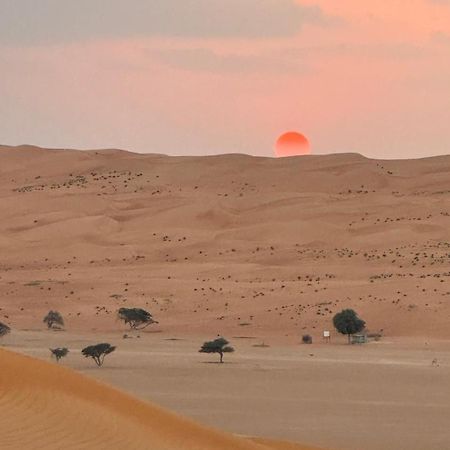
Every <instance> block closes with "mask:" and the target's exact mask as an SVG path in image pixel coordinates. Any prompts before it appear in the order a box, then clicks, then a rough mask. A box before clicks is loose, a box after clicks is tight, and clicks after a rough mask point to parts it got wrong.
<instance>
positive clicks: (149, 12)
mask: <svg viewBox="0 0 450 450" xmlns="http://www.w3.org/2000/svg"><path fill="white" fill-rule="evenodd" d="M332 20H333V19H332V18H329V17H327V16H326V15H325V14H324V13H323V11H322V10H321V9H320V7H318V6H306V5H300V4H298V3H296V2H295V1H294V0H77V1H72V0H39V1H37V0H1V2H0V43H8V44H19V45H20V44H33V43H55V42H67V41H74V40H75V41H77V40H85V39H92V38H104V37H107V38H111V37H112V38H116V37H117V38H121V37H129V36H167V37H185V38H271V37H283V36H291V35H295V34H296V33H298V32H299V30H300V29H301V28H302V26H303V25H304V24H307V23H308V24H322V25H327V24H329V23H330V22H332Z"/></svg>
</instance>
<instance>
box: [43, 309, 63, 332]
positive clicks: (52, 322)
mask: <svg viewBox="0 0 450 450" xmlns="http://www.w3.org/2000/svg"><path fill="white" fill-rule="evenodd" d="M43 322H44V323H46V324H47V327H48V329H51V328H53V329H60V328H63V327H64V319H63V317H62V315H61V314H60V313H59V312H58V311H49V312H48V313H47V315H46V316H45V317H44V320H43Z"/></svg>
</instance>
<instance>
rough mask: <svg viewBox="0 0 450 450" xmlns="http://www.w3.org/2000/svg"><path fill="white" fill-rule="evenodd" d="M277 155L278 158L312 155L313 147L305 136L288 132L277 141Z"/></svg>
mask: <svg viewBox="0 0 450 450" xmlns="http://www.w3.org/2000/svg"><path fill="white" fill-rule="evenodd" d="M275 154H276V156H277V157H278V158H281V157H285V156H303V155H309V154H311V145H310V143H309V141H308V139H307V138H306V137H305V136H304V135H303V134H301V133H297V132H296V131H288V132H287V133H284V134H282V135H281V136H280V137H279V138H278V139H277V142H276V144H275Z"/></svg>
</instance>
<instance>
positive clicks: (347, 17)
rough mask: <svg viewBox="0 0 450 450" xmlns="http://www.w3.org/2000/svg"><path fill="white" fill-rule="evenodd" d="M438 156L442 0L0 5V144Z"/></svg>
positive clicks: (449, 66) (444, 149) (442, 140)
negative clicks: (278, 146)
mask: <svg viewBox="0 0 450 450" xmlns="http://www.w3.org/2000/svg"><path fill="white" fill-rule="evenodd" d="M291 130H292V131H299V132H302V133H304V134H305V135H306V136H307V137H308V138H309V140H310V141H311V146H312V149H313V153H315V154H325V153H340V152H358V153H362V154H363V155H365V156H368V157H373V158H412V157H414V158H415V157H426V156H432V155H438V154H449V153H450V0H389V1H388V0H384V1H380V0H373V1H365V0H164V1H161V0H77V1H76V2H74V1H72V0H39V1H36V0H0V143H2V144H9V145H19V144H35V145H40V146H44V147H55V148H124V149H129V150H132V151H137V152H145V153H165V154H171V155H205V154H220V153H248V154H252V155H258V156H273V154H274V143H275V141H276V139H277V138H278V136H279V135H280V134H282V133H283V132H285V131H291Z"/></svg>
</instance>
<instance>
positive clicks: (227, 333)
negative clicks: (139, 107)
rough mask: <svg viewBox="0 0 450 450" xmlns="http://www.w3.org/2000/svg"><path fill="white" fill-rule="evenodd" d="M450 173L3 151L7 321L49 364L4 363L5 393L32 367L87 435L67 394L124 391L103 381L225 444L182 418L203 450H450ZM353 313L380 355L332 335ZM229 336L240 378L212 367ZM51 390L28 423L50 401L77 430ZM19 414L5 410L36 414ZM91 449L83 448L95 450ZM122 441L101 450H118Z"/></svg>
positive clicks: (444, 161) (362, 164)
mask: <svg viewBox="0 0 450 450" xmlns="http://www.w3.org/2000/svg"><path fill="white" fill-rule="evenodd" d="M449 174H450V157H449V156H440V157H432V158H424V159H415V160H413V159H406V160H376V159H369V158H365V157H364V156H362V155H359V154H333V155H317V156H302V157H293V158H280V159H273V158H262V157H251V156H247V155H238V154H228V155H219V156H201V157H169V156H165V155H159V154H147V155H142V154H135V153H131V152H127V151H123V150H113V149H111V150H90V151H77V150H67V149H43V148H38V147H32V146H20V147H8V146H3V147H0V202H1V205H2V220H1V221H0V249H1V255H2V258H1V261H0V296H1V299H2V300H1V306H0V308H1V309H0V321H1V322H3V323H5V324H7V325H8V326H9V327H10V328H11V332H10V333H9V334H8V335H6V336H4V337H2V338H0V344H1V345H2V347H4V348H5V349H6V350H9V351H11V350H12V351H14V352H16V353H22V354H27V355H29V356H32V357H34V358H37V359H41V360H42V359H44V360H47V364H46V365H45V367H44V366H40V364H41V362H39V361H35V360H31V359H28V358H25V359H21V357H20V356H13V355H11V354H10V353H8V352H6V351H5V352H3V351H2V356H1V357H2V360H4V361H5V364H6V366H7V367H8V370H7V371H6V372H5V374H3V375H2V384H3V386H2V393H4V392H8V391H9V388H8V387H7V386H9V384H10V383H11V386H14V383H15V380H14V378H15V377H14V376H13V374H14V373H16V372H17V370H15V369H14V367H15V366H14V364H23V365H24V366H29V369H27V371H26V373H27V374H28V375H26V376H28V377H30V378H28V379H31V377H32V374H33V371H34V369H33V367H36V368H37V367H42V369H39V370H42V371H43V373H47V371H48V374H49V375H48V376H49V377H50V376H51V377H53V376H54V377H56V378H57V382H56V381H55V387H54V389H55V392H65V394H64V395H69V394H70V400H67V399H66V400H67V401H74V402H79V409H77V410H76V411H78V413H76V412H74V415H78V416H80V415H83V413H81V412H80V411H83V409H84V408H85V406H84V403H83V402H84V401H85V398H84V397H83V396H82V395H81V394H80V390H76V391H75V392H74V393H69V394H67V391H68V390H70V389H71V388H70V386H71V383H75V384H77V386H81V385H83V386H84V384H83V383H86V386H87V385H89V386H91V387H92V386H96V387H95V389H106V390H108V389H113V388H109V387H107V386H106V385H103V384H100V385H97V384H94V385H93V384H92V383H96V382H94V381H90V380H88V379H85V378H84V377H85V376H86V375H88V377H89V378H95V379H97V380H99V381H100V382H101V383H107V384H109V385H112V386H115V387H116V388H119V389H120V390H121V391H115V390H114V395H117V396H119V397H120V402H122V401H123V402H125V403H123V404H124V405H130V403H127V402H137V403H136V405H137V404H139V405H140V406H139V407H140V408H143V409H145V410H146V412H145V414H144V413H143V414H144V415H145V417H147V418H148V416H147V414H151V413H149V412H148V408H150V406H148V405H151V404H152V403H156V404H157V405H160V406H161V407H163V408H167V409H170V410H172V411H174V412H175V413H176V414H179V415H182V416H185V417H187V418H188V419H186V420H187V421H188V422H189V421H190V420H192V419H194V420H195V421H197V422H199V423H203V424H205V425H206V426H207V427H212V428H213V429H220V430H223V431H220V432H218V431H217V432H216V431H211V430H210V428H202V427H200V426H199V425H189V426H187V425H186V426H187V427H188V428H189V427H191V426H192V427H198V428H195V431H186V428H185V425H184V422H183V425H181V424H179V422H177V421H178V420H181V421H183V420H185V419H179V418H178V416H174V417H175V418H173V421H174V422H170V423H171V424H172V423H173V425H168V427H169V428H170V429H174V428H177V427H180V428H182V430H183V431H180V433H181V434H183V433H185V434H183V436H185V435H192V436H195V437H196V438H198V440H197V441H195V438H193V439H194V440H193V441H192V443H189V444H186V445H187V447H186V448H196V449H201V448H217V449H220V448H236V449H238V448H243V449H244V448H249V449H250V448H255V449H256V448H259V447H261V448H264V446H266V447H269V448H283V449H284V448H290V447H289V445H292V446H293V447H292V448H297V447H295V446H294V445H295V444H282V443H279V442H280V441H287V440H288V441H290V442H300V443H302V445H306V446H308V445H309V446H312V447H318V448H324V449H330V450H332V449H336V450H340V449H342V450H345V449H348V450H378V449H392V450H403V449H405V450H406V449H410V450H424V449H427V450H434V449H436V450H438V449H445V448H450V433H449V432H448V426H447V424H448V420H447V417H448V414H449V409H450V398H449V394H448V393H449V389H448V387H449V384H448V383H449V382H448V380H449V376H448V375H449V371H450V362H449V356H450V341H449V338H450V329H449V328H448V323H449V317H450V307H449V305H448V299H449V296H450V287H449V277H450V250H449V249H450V242H449V233H448V229H449V221H450V202H449V196H450V177H449ZM120 308H142V309H145V310H148V311H150V312H151V314H152V315H153V317H154V318H155V321H157V323H153V324H151V325H150V326H149V327H147V328H145V329H144V330H140V331H139V330H130V329H129V327H127V325H126V324H124V323H123V322H122V321H120V320H119V319H118V316H117V311H118V310H119V309H120ZM346 308H352V309H354V310H355V311H357V312H358V314H359V315H360V316H361V317H362V318H363V319H364V321H365V322H366V326H367V332H368V333H370V334H372V335H374V336H377V340H374V341H372V342H369V343H367V344H364V345H348V344H347V340H346V337H345V336H341V335H339V334H338V333H337V332H336V331H335V329H334V327H333V321H332V319H333V316H334V315H335V314H336V313H338V312H339V311H341V310H343V309H346ZM50 310H57V311H58V312H59V313H60V314H61V315H62V316H63V317H64V329H63V330H59V331H57V330H51V329H47V326H46V325H45V324H44V323H43V318H44V317H45V315H46V314H47V313H48V312H49V311H50ZM325 330H329V331H331V341H330V342H326V341H325V340H324V339H323V331H325ZM304 335H309V336H311V338H312V342H313V343H312V344H311V345H305V344H302V336H304ZM217 336H224V337H226V338H227V339H228V340H229V341H230V343H231V344H232V345H233V347H234V349H235V352H234V353H233V354H229V355H228V354H226V355H225V357H224V361H225V362H224V364H218V363H217V362H218V359H217V357H216V355H207V354H203V353H199V349H200V347H201V345H202V343H203V342H205V341H208V340H210V339H213V338H215V337H217ZM98 342H109V343H111V344H112V345H114V346H116V347H117V349H116V351H114V352H113V353H112V354H111V355H108V356H107V358H106V359H105V363H104V365H103V366H102V367H96V365H95V364H93V362H92V361H91V360H88V359H86V358H83V357H82V356H81V354H80V352H81V349H82V348H83V347H85V346H87V345H90V344H95V343H98ZM61 346H64V347H68V348H69V350H70V352H69V354H68V355H67V357H66V358H63V359H62V360H61V361H60V363H59V364H58V366H59V367H51V366H49V365H48V362H51V363H52V364H53V366H55V364H56V362H55V361H54V360H53V361H52V360H51V359H50V356H51V354H50V352H49V348H54V347H61ZM42 364H43V363H42ZM61 366H64V367H65V368H64V369H63V368H61ZM66 368H67V371H66ZM69 369H71V370H72V369H74V370H75V371H77V372H79V373H81V375H76V374H74V373H73V372H72V371H71V370H69ZM36 370H37V369H36ZM50 374H51V375H50ZM26 376H25V375H24V377H25V378H26ZM77 377H82V378H77ZM44 378H46V377H44ZM66 378H67V382H66V381H62V380H63V379H64V380H65V379H66ZM39 380H41V381H39ZM39 380H38V381H36V383H37V387H36V389H37V390H36V393H35V394H33V393H28V394H27V395H26V396H25V397H24V400H23V403H22V400H21V401H20V402H19V403H18V404H19V406H20V405H22V406H20V407H21V408H22V409H21V410H20V411H18V412H17V414H16V416H14V415H13V416H12V417H13V419H11V421H12V422H14V420H16V422H15V423H20V421H21V420H23V417H24V414H26V412H27V409H28V404H29V402H32V401H33V396H34V395H36V396H37V397H38V399H37V400H36V404H41V403H40V402H43V403H42V404H46V403H48V402H50V403H51V405H52V406H51V408H57V409H55V411H60V412H61V411H62V410H61V409H58V408H60V406H59V407H58V406H57V403H58V402H57V401H56V400H55V399H53V398H51V399H49V398H48V396H47V397H45V395H48V391H49V390H50V391H51V390H52V389H53V388H52V386H51V385H50V384H47V385H45V388H44V384H45V383H44V380H43V378H39ZM71 380H72V381H71ZM80 380H85V381H84V382H83V381H80ZM41 382H42V383H44V384H40V383H41ZM17 383H20V380H17ZM33 385H34V384H33ZM39 386H40V387H39ZM99 386H101V387H99ZM77 389H78V388H77ZM79 389H81V390H83V389H88V387H86V388H84V387H80V388H79ZM89 389H90V388H89ZM92 389H94V387H92ZM16 390H17V388H16ZM41 390H45V391H46V392H47V393H46V394H45V395H44V394H43V393H42V392H41ZM108 392H109V391H108ZM123 392H127V393H128V394H130V395H133V396H134V398H133V399H132V398H131V397H128V394H125V393H123ZM11 395H12V394H11ZM24 395H25V394H24ZM58 395H59V394H58ZM61 395H62V394H61ZM111 395H113V394H111ZM99 396H100V397H101V395H100V394H99ZM2 398H3V400H4V401H2V402H1V405H2V406H1V408H2V410H3V411H8V410H9V408H10V407H11V402H12V403H13V404H15V403H17V402H15V401H14V397H8V395H6V397H5V396H3V397H2ZM11 398H12V399H13V400H11ZM66 400H62V401H61V402H60V403H64V402H65V401H66ZM141 401H144V402H149V403H140V402H141ZM117 402H119V400H117ZM133 404H134V403H133ZM94 407H95V408H106V410H107V411H108V414H111V417H112V418H111V420H113V421H117V420H123V421H124V424H123V426H124V429H126V430H128V431H127V433H129V435H130V436H131V437H130V439H134V437H133V436H135V437H136V441H133V440H130V441H127V442H129V444H127V445H128V447H125V448H155V449H158V450H159V449H165V448H167V449H172V448H176V446H174V445H175V444H174V443H173V442H172V441H170V439H169V437H168V436H166V435H165V436H164V437H161V440H160V441H158V440H157V439H159V437H157V436H156V435H155V436H154V439H155V440H154V441H153V443H151V442H150V441H151V438H148V437H147V438H146V439H147V440H146V439H144V436H147V433H150V434H148V436H153V434H151V432H150V431H148V428H146V427H150V428H151V424H150V425H149V424H148V423H147V422H146V423H145V424H142V423H140V422H139V420H138V419H136V420H137V421H138V422H139V423H135V421H134V419H133V420H131V419H130V418H126V417H125V418H124V417H123V415H121V416H120V418H117V416H116V415H115V414H116V413H117V411H116V410H114V409H111V407H110V405H106V404H103V403H101V402H100V403H99V404H96V405H94V406H93V408H94ZM124 408H130V409H133V407H131V406H124ZM97 414H98V411H97V412H96V411H95V410H93V409H92V410H89V414H88V413H87V414H86V417H85V418H83V420H86V422H89V420H90V419H89V417H95V416H96V415H97ZM158 414H159V413H158ZM161 414H162V413H161ZM168 414H170V413H168ZM55 415H59V413H58V412H54V413H53V416H52V417H53V418H49V419H48V420H54V417H55ZM14 417H15V419H14ZM158 417H159V416H158ZM171 417H172V416H171ZM43 420H44V419H43ZM146 420H147V419H146ZM164 420H165V419H164ZM167 420H169V419H167ZM130 421H131V422H132V423H129V422H130ZM170 421H172V418H171V419H170ZM150 422H151V420H150ZM48 423H50V422H48ZM52 423H53V422H52ZM105 423H106V422H105ZM165 423H166V422H165ZM167 423H169V422H167ZM190 423H191V422H189V424H190ZM177 424H178V425H177ZM134 427H136V432H133V431H132V430H134V429H135V428H134ZM61 430H65V431H67V424H61ZM189 430H191V429H190V428H189ZM192 430H193V429H192ZM205 430H206V431H205ZM61 432H62V431H61ZM225 432H227V433H229V434H226V435H225ZM5 433H6V431H5V428H3V430H2V431H1V435H2V437H3V436H5ZM215 433H218V434H215ZM221 433H223V434H221ZM42 434H43V433H42V430H39V429H37V430H36V436H37V435H39V436H41V435H42ZM94 434H95V433H93V434H92V436H91V437H90V438H89V439H102V438H101V437H99V436H98V434H96V436H94ZM219 435H220V436H219ZM8 436H9V435H8ZM127 436H128V434H127ZM141 437H142V438H141ZM46 438H48V436H46ZM77 438H78V437H77V436H71V437H70V439H75V440H72V441H68V445H67V448H83V447H82V446H81V444H80V443H79V442H78V441H76V439H77ZM244 438H245V439H244ZM247 438H248V439H250V438H251V439H252V441H249V440H248V439H247ZM8 439H9V438H8ZM11 439H12V440H11V441H8V442H11V446H12V447H11V448H20V446H17V445H19V444H20V445H22V448H23V443H20V441H17V442H19V444H17V445H16V444H14V440H13V438H11ZM33 439H34V437H33ZM114 439H115V438H114V437H113V435H112V434H108V433H106V434H105V435H104V440H100V441H98V444H92V443H89V441H86V443H85V444H83V445H86V447H85V448H103V447H102V446H107V445H109V446H110V447H108V448H115V447H114V445H117V446H118V445H120V442H119V441H114ZM124 439H125V437H124ZM126 439H128V437H126ZM165 439H166V440H165ZM183 439H184V438H183ZM205 439H206V440H205ZM207 439H217V442H218V443H217V444H216V443H214V444H207V443H206V444H205V442H208V441H207ZM227 439H230V441H227ZM258 439H262V441H258ZM271 440H275V441H277V442H274V443H273V444H272V443H271V442H272V441H271ZM169 441H170V442H169ZM219 441H220V443H219ZM42 442H45V441H42ZM70 442H71V443H70ZM92 442H96V441H92ZM111 442H113V443H111ZM124 442H125V441H124ZM14 445H16V447H14ZM48 445H50V444H48ZM48 445H46V444H45V443H43V444H42V446H41V447H40V448H49V446H48ZM71 445H72V447H71ZM189 445H190V446H191V447H189ZM201 445H203V447H201ZM205 445H206V446H205ZM208 445H209V446H210V447H208ZM220 445H222V447H220ZM271 445H273V446H275V447H270V446H271ZM277 445H278V446H279V447H276V446H277ZM299 445H300V444H299ZM89 446H90V447H89ZM239 446H241V447H239ZM246 446H248V447H246ZM283 446H284V447H283ZM29 448H31V447H29ZM36 448H38V447H36ZM117 448H124V447H117ZM299 448H303V447H299Z"/></svg>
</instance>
